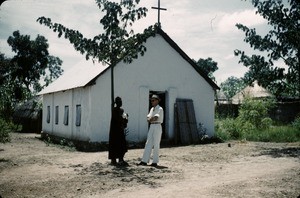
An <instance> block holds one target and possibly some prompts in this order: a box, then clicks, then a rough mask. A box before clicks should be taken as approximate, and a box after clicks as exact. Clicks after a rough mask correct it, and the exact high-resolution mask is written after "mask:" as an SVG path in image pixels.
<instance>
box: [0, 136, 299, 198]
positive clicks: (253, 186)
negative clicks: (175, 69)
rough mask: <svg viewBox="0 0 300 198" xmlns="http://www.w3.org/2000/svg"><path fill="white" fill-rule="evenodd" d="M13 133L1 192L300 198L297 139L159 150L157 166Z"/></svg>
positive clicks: (2, 156) (2, 152) (132, 155)
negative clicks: (115, 162)
mask: <svg viewBox="0 0 300 198" xmlns="http://www.w3.org/2000/svg"><path fill="white" fill-rule="evenodd" d="M39 137H40V135H38V134H20V133H13V134H12V141H11V142H10V143H6V144H0V197H3V198H6V197H9V198H11V197H132V198H140V197H152V198H154V197H155V198H156V197H164V198H173V197H264V198H265V197H270V198H274V197H289V198H290V197H295V198H296V197H299V195H300V142H298V143H256V142H230V144H231V147H229V146H228V143H221V144H207V145H195V146H183V147H173V148H162V149H161V150H160V165H159V166H158V167H157V168H154V167H151V166H146V167H145V166H136V163H138V162H139V161H140V157H141V155H142V152H143V150H142V149H134V150H129V152H128V153H127V154H126V156H125V157H126V160H127V162H128V163H129V166H128V167H118V166H111V165H110V164H109V161H108V159H107V152H94V153H85V152H78V151H74V150H70V149H68V148H66V147H59V146H56V145H51V144H50V145H48V144H46V143H45V142H43V141H41V140H39Z"/></svg>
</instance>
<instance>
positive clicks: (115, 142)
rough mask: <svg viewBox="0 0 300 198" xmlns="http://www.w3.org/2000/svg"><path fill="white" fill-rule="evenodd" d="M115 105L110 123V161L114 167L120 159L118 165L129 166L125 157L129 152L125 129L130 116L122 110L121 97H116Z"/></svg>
mask: <svg viewBox="0 0 300 198" xmlns="http://www.w3.org/2000/svg"><path fill="white" fill-rule="evenodd" d="M115 104H116V106H115V107H114V108H113V111H112V118H111V122H110V131H109V149H108V159H110V160H111V164H112V165H117V160H116V159H119V163H118V165H128V163H127V162H125V161H124V155H125V153H126V152H127V143H126V139H125V133H124V129H125V128H126V127H127V123H128V115H127V114H125V113H124V109H122V108H121V106H122V99H121V98H120V97H116V99H115Z"/></svg>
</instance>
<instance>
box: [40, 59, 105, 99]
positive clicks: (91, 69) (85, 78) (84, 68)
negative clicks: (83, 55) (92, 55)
mask: <svg viewBox="0 0 300 198" xmlns="http://www.w3.org/2000/svg"><path fill="white" fill-rule="evenodd" d="M106 68H107V66H103V65H102V64H101V63H93V62H92V61H86V60H84V61H80V62H79V63H78V64H76V65H74V66H73V67H72V68H71V69H69V70H68V71H66V72H65V73H64V74H63V75H61V76H60V77H59V78H58V79H57V80H55V81H54V82H52V83H51V84H50V85H49V86H48V87H45V88H44V89H43V90H42V91H41V92H40V93H39V95H43V94H48V93H53V92H57V91H65V90H69V89H74V88H78V87H84V86H86V85H87V84H88V83H89V82H90V81H91V79H94V78H95V77H96V76H98V75H99V74H101V73H102V72H103V71H104V70H105V69H106Z"/></svg>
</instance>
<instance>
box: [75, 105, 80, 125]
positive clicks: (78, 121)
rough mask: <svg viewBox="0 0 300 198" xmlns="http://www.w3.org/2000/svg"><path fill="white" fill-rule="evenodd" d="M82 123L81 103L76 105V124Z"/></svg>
mask: <svg viewBox="0 0 300 198" xmlns="http://www.w3.org/2000/svg"><path fill="white" fill-rule="evenodd" d="M80 125H81V105H76V126H80Z"/></svg>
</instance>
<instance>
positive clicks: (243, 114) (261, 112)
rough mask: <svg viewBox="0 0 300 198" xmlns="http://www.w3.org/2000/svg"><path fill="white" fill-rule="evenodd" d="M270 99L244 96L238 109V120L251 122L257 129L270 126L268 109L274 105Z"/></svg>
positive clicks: (242, 122) (241, 122) (242, 123)
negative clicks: (255, 98)
mask: <svg viewBox="0 0 300 198" xmlns="http://www.w3.org/2000/svg"><path fill="white" fill-rule="evenodd" d="M274 104H275V103H274V101H272V100H254V99H250V98H246V99H245V100H244V103H243V104H242V105H241V107H240V109H239V116H238V118H237V119H238V122H240V124H241V125H242V126H243V125H244V123H251V124H252V125H253V126H254V127H255V128H257V129H267V128H269V127H270V126H271V124H272V120H271V119H270V118H268V111H269V109H270V108H272V107H274Z"/></svg>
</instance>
